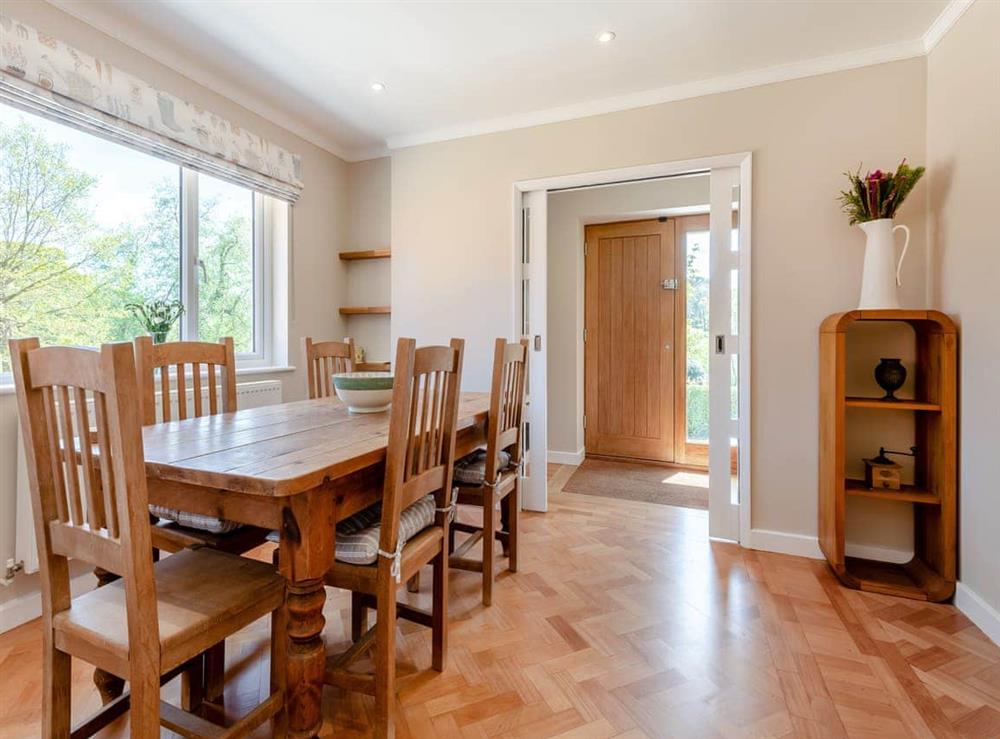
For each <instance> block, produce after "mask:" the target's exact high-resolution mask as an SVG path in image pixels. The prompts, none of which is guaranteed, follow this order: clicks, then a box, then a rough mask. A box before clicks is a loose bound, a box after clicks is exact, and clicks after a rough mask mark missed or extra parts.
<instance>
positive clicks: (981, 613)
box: [955, 582, 1000, 644]
mask: <svg viewBox="0 0 1000 739" xmlns="http://www.w3.org/2000/svg"><path fill="white" fill-rule="evenodd" d="M955 608H957V609H958V610H960V611H961V612H962V613H964V614H965V615H966V616H968V617H969V620H970V621H972V623H974V624H975V625H976V626H978V627H979V628H980V629H982V631H983V633H984V634H986V636H988V637H989V638H990V639H992V640H993V643H994V644H1000V612H998V611H997V609H995V608H994V607H993V606H991V605H990V604H989V603H987V602H986V601H985V600H983V598H982V596H980V595H979V594H978V593H977V592H976V591H975V590H973V589H972V588H970V587H968V586H967V585H965V584H964V583H962V582H959V583H958V585H957V586H956V587H955Z"/></svg>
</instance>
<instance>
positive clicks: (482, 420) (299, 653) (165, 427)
mask: <svg viewBox="0 0 1000 739" xmlns="http://www.w3.org/2000/svg"><path fill="white" fill-rule="evenodd" d="M488 412H489V394H487V393H462V396H461V402H460V405H459V411H458V433H457V439H456V454H457V455H458V456H461V455H464V454H467V453H469V452H471V451H473V450H474V449H475V448H476V447H477V446H479V445H481V444H482V443H484V441H485V438H486V437H485V434H486V422H487V416H488ZM388 430H389V413H387V412H383V413H372V414H352V413H350V412H348V410H347V408H346V407H345V406H344V405H343V404H342V403H341V402H340V401H339V400H337V399H336V398H321V399H317V400H304V401H300V402H294V403H285V404H282V405H270V406H264V407H260V408H252V409H248V410H242V411H236V412H235V413H226V414H221V415H215V416H203V417H201V418H192V419H188V420H184V421H172V422H168V423H162V424H157V425H153V426H147V427H146V428H145V429H143V436H144V446H145V455H146V479H147V484H148V489H149V502H150V503H152V504H155V505H163V506H169V507H171V508H177V509H181V510H184V511H191V512H193V513H201V514H206V515H211V516H218V517H219V518H225V519H228V520H232V521H238V522H240V523H244V524H250V525H254V526H260V527H264V528H271V529H275V530H277V531H278V532H279V536H280V542H279V556H278V569H279V571H280V572H281V574H282V576H284V577H285V579H286V580H287V582H288V587H287V591H286V596H285V605H286V610H287V615H288V620H287V623H288V639H287V641H286V649H285V654H286V658H285V672H286V677H287V689H286V693H285V696H286V706H287V710H288V726H289V732H288V735H289V736H291V737H310V736H315V735H316V734H317V732H318V731H319V728H320V726H321V724H322V715H321V711H320V707H321V698H322V691H323V675H324V671H325V668H326V650H325V646H324V642H323V627H324V624H325V620H324V617H323V606H324V604H325V602H326V593H325V590H324V587H323V574H324V573H325V572H326V570H327V569H328V568H329V567H330V564H331V563H332V562H333V555H334V535H335V525H336V523H337V522H338V521H340V520H342V519H344V518H346V517H347V516H350V515H351V514H353V513H356V512H357V511H359V510H361V509H362V508H365V507H367V506H369V505H371V504H372V503H375V502H376V501H378V500H379V498H380V497H381V495H382V479H383V472H384V466H385V455H386V443H387V440H388Z"/></svg>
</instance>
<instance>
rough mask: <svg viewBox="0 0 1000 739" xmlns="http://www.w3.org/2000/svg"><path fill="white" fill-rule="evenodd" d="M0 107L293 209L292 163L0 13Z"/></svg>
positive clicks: (296, 182)
mask: <svg viewBox="0 0 1000 739" xmlns="http://www.w3.org/2000/svg"><path fill="white" fill-rule="evenodd" d="M0 101H2V102H4V103H8V104H10V105H13V106H16V107H18V108H21V109H23V110H27V111H29V112H32V113H36V114H38V115H42V116H45V117H46V118H50V119H53V120H56V121H59V122H61V123H65V124H67V125H70V126H74V127H76V128H79V129H82V130H84V131H88V132H90V133H94V134H97V135H99V136H103V137H104V138H108V139H111V140H113V141H117V142H119V143H121V144H125V145H126V146H130V147H132V148H134V149H139V150H141V151H144V152H147V153H149V154H152V155H154V156H157V157H160V158H162V159H167V160H169V161H172V162H176V163H177V164H180V165H182V166H184V167H190V168H191V169H196V170H199V171H202V172H205V173H207V174H210V175H212V176H214V177H218V178H220V179H224V180H227V181H229V182H233V183H235V184H238V185H241V186H243V187H249V188H252V189H254V190H257V191H259V192H263V193H266V194H268V195H273V196H275V197H277V198H281V199H282V200H286V201H288V202H290V203H294V202H295V201H296V200H298V197H299V194H300V193H301V191H302V179H301V162H300V160H299V157H298V156H296V155H294V154H292V153H290V152H288V151H286V150H285V149H283V148H281V147H280V146H276V145H275V144H273V143H271V142H269V141H267V140H266V139H264V138H261V137H260V136H258V135H257V134H255V133H253V132H251V131H248V130H246V129H245V128H242V127H241V126H240V125H239V124H236V123H234V122H232V121H230V120H228V119H226V118H223V117H222V116H219V115H216V114H214V113H212V112H211V111H207V110H205V109H203V108H200V107H198V106H197V105H193V104H191V103H189V102H186V101H184V100H181V99H180V98H177V97H175V96H173V95H171V94H170V93H169V92H166V91H164V90H158V89H156V88H154V87H153V86H152V85H150V84H148V83H147V82H145V81H143V80H141V79H139V78H137V77H134V76H132V75H130V74H128V73H127V72H123V71H122V70H120V69H118V68H117V67H114V66H112V65H111V64H109V63H108V62H106V61H103V60H101V59H97V58H96V57H93V56H91V55H89V54H86V53H84V52H82V51H79V50H78V49H75V48H73V47H72V46H68V45H67V44H65V43H63V42H62V41H60V40H58V39H55V38H52V37H51V36H47V35H46V34H44V33H43V32H41V31H39V30H37V29H35V28H32V27H31V26H29V25H27V24H25V23H21V22H20V21H17V20H15V19H13V18H11V17H9V16H7V15H4V14H3V13H0Z"/></svg>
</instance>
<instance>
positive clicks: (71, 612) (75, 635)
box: [53, 548, 285, 677]
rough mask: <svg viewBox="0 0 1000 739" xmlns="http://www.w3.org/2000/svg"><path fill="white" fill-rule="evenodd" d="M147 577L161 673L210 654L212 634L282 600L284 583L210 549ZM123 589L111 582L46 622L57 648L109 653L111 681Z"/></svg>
mask: <svg viewBox="0 0 1000 739" xmlns="http://www.w3.org/2000/svg"><path fill="white" fill-rule="evenodd" d="M153 574H154V577H155V578H156V601H157V606H156V607H157V613H156V614H155V615H158V616H159V624H160V626H159V634H160V651H161V655H162V656H161V659H162V666H161V669H162V670H163V671H167V670H169V669H171V668H173V667H175V666H177V665H178V664H180V663H182V662H185V661H187V660H188V659H190V658H191V657H194V656H195V655H197V654H198V653H199V652H201V651H204V650H205V649H206V648H208V647H210V646H211V645H212V643H213V640H215V641H217V640H218V635H217V629H218V628H220V627H222V628H223V630H224V631H225V632H226V633H227V634H231V633H235V632H236V631H238V630H239V629H241V628H243V627H244V626H246V625H248V624H250V623H253V622H254V621H256V620H257V619H258V618H260V617H261V616H263V615H264V614H266V613H269V612H270V611H272V610H274V609H275V608H277V607H278V606H279V605H281V603H282V601H283V600H284V593H285V581H284V579H283V578H282V577H281V576H280V575H279V574H278V573H277V572H275V570H274V567H273V566H272V565H270V564H268V563H265V562H259V561H257V560H253V559H248V558H246V557H238V556H236V555H234V554H226V553H224V552H218V551H216V550H214V549H208V548H203V549H184V550H182V551H180V552H177V553H176V554H171V555H169V556H167V557H164V558H163V559H161V560H160V561H159V562H157V563H156V564H155V565H154V567H153ZM123 583H124V581H123V580H116V581H114V582H112V583H109V584H108V585H105V586H104V587H101V588H97V589H96V590H92V591H90V592H89V593H86V594H84V595H81V596H79V597H78V598H74V599H73V601H72V605H71V606H70V608H69V609H67V610H65V611H61V612H59V613H57V614H55V615H54V616H53V628H54V629H55V631H56V643H57V644H66V645H70V644H80V643H81V642H82V643H89V644H92V645H97V646H98V647H99V648H100V650H101V651H102V652H109V653H110V656H111V658H112V660H113V661H114V662H115V663H117V664H119V665H121V667H119V672H116V673H115V674H118V675H120V676H122V677H125V676H127V674H128V654H129V644H128V618H127V615H126V610H125V587H124V584H123ZM150 616H151V617H153V616H154V614H150ZM67 651H72V650H67ZM122 669H124V673H122V672H121V671H120V670H122Z"/></svg>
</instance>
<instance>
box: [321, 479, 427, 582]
mask: <svg viewBox="0 0 1000 739" xmlns="http://www.w3.org/2000/svg"><path fill="white" fill-rule="evenodd" d="M436 507H437V505H436V504H435V502H434V495H433V494H431V495H425V496H424V497H423V498H421V499H420V500H418V501H417V502H416V503H414V504H413V505H411V506H409V507H408V508H407V509H406V510H404V511H403V512H402V513H400V514H399V542H400V546H404V545H405V544H406V542H407V540H408V539H411V538H413V537H414V536H416V535H417V534H419V533H420V532H421V531H423V530H424V529H426V528H427V527H428V526H430V525H431V524H433V523H434V509H435V508H436ZM381 534H382V504H381V503H376V504H375V505H373V506H370V507H368V508H365V509H364V510H363V511H358V512H357V513H355V514H354V515H353V516H351V517H350V518H345V519H344V520H343V521H341V522H340V523H338V524H337V540H336V553H335V554H334V556H335V557H336V558H337V560H338V561H340V562H344V563H345V564H350V565H370V564H374V563H375V560H377V559H378V544H379V536H381Z"/></svg>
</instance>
